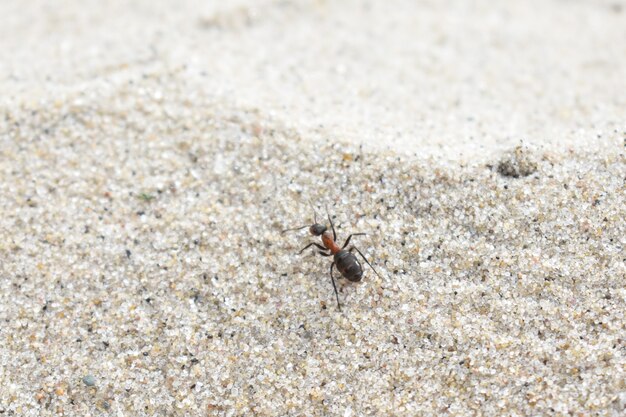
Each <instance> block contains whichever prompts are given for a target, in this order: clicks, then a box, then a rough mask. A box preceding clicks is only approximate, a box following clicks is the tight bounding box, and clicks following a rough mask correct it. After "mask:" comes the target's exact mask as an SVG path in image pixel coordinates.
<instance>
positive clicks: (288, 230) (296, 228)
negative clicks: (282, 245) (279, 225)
mask: <svg viewBox="0 0 626 417" xmlns="http://www.w3.org/2000/svg"><path fill="white" fill-rule="evenodd" d="M306 227H311V226H310V225H308V224H307V225H305V226H300V227H293V228H291V229H285V230H282V231H281V232H280V234H281V235H282V234H283V233H285V232H291V231H293V230H302V229H304V228H306Z"/></svg>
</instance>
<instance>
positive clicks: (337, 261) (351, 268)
mask: <svg viewBox="0 0 626 417" xmlns="http://www.w3.org/2000/svg"><path fill="white" fill-rule="evenodd" d="M314 210H315V209H314ZM328 222H329V223H330V227H331V229H332V234H331V233H330V231H329V230H328V229H327V227H326V226H325V225H323V224H319V223H318V222H317V215H315V218H314V223H313V224H312V225H311V226H308V225H307V226H301V227H295V228H292V229H286V230H283V231H282V232H281V233H285V232H288V231H292V230H301V229H304V228H308V229H309V232H310V233H311V234H312V235H313V236H316V237H317V236H321V237H322V245H323V246H322V245H320V244H319V243H316V242H312V243H309V244H308V245H306V246H305V247H304V248H302V250H300V252H299V253H300V254H301V253H302V252H304V251H305V250H307V249H308V248H310V247H311V246H315V247H316V248H318V249H320V250H319V251H318V253H319V254H320V255H322V256H333V263H331V264H330V279H331V282H332V283H333V289H334V290H335V297H337V308H338V309H339V311H341V304H340V303H339V293H338V292H337V285H336V284H335V277H334V276H333V268H334V267H335V266H337V270H338V271H339V272H340V273H341V275H342V276H343V277H344V278H346V279H347V280H348V281H351V282H359V281H361V279H362V278H363V268H362V267H361V263H360V262H359V260H358V259H357V258H356V256H355V255H354V254H353V253H352V251H353V250H356V251H357V252H358V253H359V255H361V257H362V258H363V260H364V261H365V262H366V263H367V264H368V265H369V267H370V268H372V271H374V273H375V274H376V275H378V277H379V278H380V274H379V273H378V272H377V271H376V269H374V267H373V266H372V264H371V263H370V262H369V261H368V260H367V258H366V257H365V255H363V253H361V251H360V250H359V249H358V248H357V247H356V246H354V245H352V247H350V249H348V250H346V249H345V248H346V246H348V244H349V243H350V239H352V236H362V235H365V233H352V234H351V235H350V236H348V238H347V239H346V241H345V242H344V244H343V246H342V247H339V245H337V233H336V232H335V226H334V224H333V221H332V219H331V218H330V214H328Z"/></svg>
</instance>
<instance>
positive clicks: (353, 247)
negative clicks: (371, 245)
mask: <svg viewBox="0 0 626 417" xmlns="http://www.w3.org/2000/svg"><path fill="white" fill-rule="evenodd" d="M353 249H355V250H356V251H357V252H359V255H361V258H363V260H364V261H365V262H367V264H368V265H369V266H370V268H372V271H374V273H375V274H376V275H378V278H380V279H382V278H383V277H381V276H380V274H379V273H378V272H377V271H376V269H374V267H373V266H372V264H371V263H370V261H368V260H367V258H366V257H365V255H363V254H362V253H361V251H360V250H359V248H357V247H356V246H352V247H351V248H350V252H352V250H353Z"/></svg>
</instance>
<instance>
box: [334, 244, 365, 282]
mask: <svg viewBox="0 0 626 417" xmlns="http://www.w3.org/2000/svg"><path fill="white" fill-rule="evenodd" d="M335 265H337V269H338V270H339V272H340V273H341V275H342V276H343V277H344V278H346V279H347V280H348V281H352V282H356V281H361V278H362V277H363V269H362V268H361V264H360V263H359V261H358V260H357V259H356V256H354V255H353V254H352V253H350V252H348V251H347V250H340V251H339V252H337V253H336V254H335Z"/></svg>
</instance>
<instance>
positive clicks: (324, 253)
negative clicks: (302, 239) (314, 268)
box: [318, 250, 333, 256]
mask: <svg viewBox="0 0 626 417" xmlns="http://www.w3.org/2000/svg"><path fill="white" fill-rule="evenodd" d="M318 252H319V253H320V255H322V256H333V254H332V253H326V252H322V251H321V250H320V251H318Z"/></svg>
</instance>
